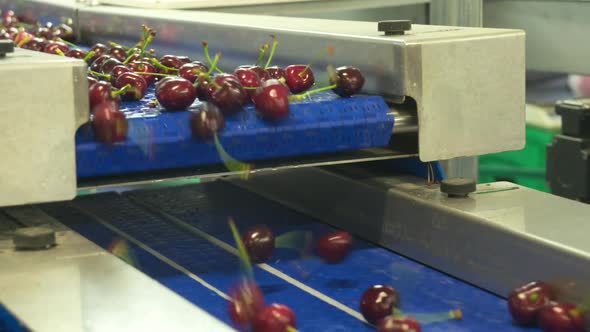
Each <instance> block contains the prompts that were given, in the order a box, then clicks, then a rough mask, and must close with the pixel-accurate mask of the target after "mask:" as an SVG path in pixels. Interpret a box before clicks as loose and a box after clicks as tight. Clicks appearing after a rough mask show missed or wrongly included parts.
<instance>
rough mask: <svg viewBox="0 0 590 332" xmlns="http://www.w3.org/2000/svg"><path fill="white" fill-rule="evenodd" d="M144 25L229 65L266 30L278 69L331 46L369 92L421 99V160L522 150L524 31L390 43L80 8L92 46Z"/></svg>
mask: <svg viewBox="0 0 590 332" xmlns="http://www.w3.org/2000/svg"><path fill="white" fill-rule="evenodd" d="M142 23H147V24H149V25H151V26H153V27H154V28H155V29H156V30H157V31H160V32H161V33H160V35H159V36H160V38H159V42H157V43H156V45H155V46H156V48H158V49H160V50H162V51H163V52H176V53H185V54H188V55H192V56H194V55H195V54H196V55H198V54H199V53H197V49H198V46H197V41H196V40H195V38H198V39H199V40H202V39H206V40H208V41H209V42H210V45H211V48H212V49H213V50H214V51H222V52H223V54H224V57H223V61H222V67H223V68H225V69H227V68H234V67H236V66H237V65H239V64H243V63H244V61H245V60H244V59H255V58H256V52H257V50H256V47H253V45H258V44H259V43H261V42H264V41H267V40H268V39H269V37H268V35H269V34H275V35H276V36H277V37H278V38H279V40H280V41H281V45H280V47H279V49H278V52H277V55H276V59H277V64H279V65H284V64H288V63H299V62H305V61H306V59H309V58H310V57H311V56H312V55H313V53H314V51H315V50H320V49H321V48H323V47H325V46H326V45H327V44H328V43H331V44H332V45H333V46H334V48H335V50H336V55H335V57H334V59H335V60H334V61H335V62H336V64H337V65H340V64H347V65H354V66H357V67H359V68H360V69H361V70H362V71H363V72H364V73H365V74H366V76H367V84H366V88H365V91H366V92H368V93H376V94H380V95H383V96H392V97H393V98H397V99H398V100H401V99H403V96H409V97H412V98H413V99H414V100H415V101H416V103H417V107H418V116H419V127H420V128H419V136H420V140H419V145H420V146H419V150H420V158H421V159H422V160H424V161H431V160H441V159H450V158H454V157H462V156H472V155H480V154H485V153H494V152H500V151H506V150H515V149H520V148H522V147H523V146H524V128H525V123H524V120H525V117H524V91H525V89H524V82H525V79H524V34H523V33H522V32H521V31H516V30H489V29H477V28H455V27H452V28H450V27H439V26H421V25H414V27H413V30H412V31H410V32H409V33H408V34H406V35H403V36H387V37H386V36H383V35H381V34H380V33H379V32H378V31H377V27H376V24H375V23H371V22H352V21H338V22H336V21H331V20H316V19H301V18H288V17H271V16H254V15H234V14H219V13H206V12H189V11H182V12H179V11H167V10H159V11H151V10H136V9H131V8H130V9H126V10H125V12H124V13H121V11H120V9H118V8H109V7H93V8H88V9H84V10H81V11H80V24H81V32H82V34H83V36H84V37H85V39H86V41H87V42H95V41H104V40H115V41H118V42H122V43H133V42H135V41H136V38H137V27H138V26H140V25H141V24H142ZM113 26H116V27H117V29H111V28H110V27H113ZM195 36H197V37H195ZM164 41H165V42H164ZM221 41H223V42H221ZM246 61H247V60H246ZM326 64H327V63H326V62H324V63H319V64H318V65H317V66H316V67H314V68H316V69H315V70H316V76H317V77H323V76H324V75H325V73H324V72H323V71H322V68H324V67H325V65H326ZM499 96H501V97H499ZM448 128H453V129H454V130H448ZM499 138H501V139H499ZM466 142H469V144H465V143H466Z"/></svg>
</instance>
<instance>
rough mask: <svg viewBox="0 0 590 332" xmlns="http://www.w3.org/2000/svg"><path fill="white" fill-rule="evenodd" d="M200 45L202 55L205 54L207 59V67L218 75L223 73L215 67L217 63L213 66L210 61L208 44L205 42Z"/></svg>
mask: <svg viewBox="0 0 590 332" xmlns="http://www.w3.org/2000/svg"><path fill="white" fill-rule="evenodd" d="M201 45H203V53H205V58H206V59H207V62H209V66H211V69H212V70H215V71H216V72H218V73H223V71H222V70H221V69H219V68H218V67H217V63H215V64H214V63H213V61H212V60H211V56H210V55H209V43H208V42H207V41H206V40H205V41H203V42H202V43H201ZM209 71H211V70H209Z"/></svg>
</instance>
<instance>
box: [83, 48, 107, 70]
mask: <svg viewBox="0 0 590 332" xmlns="http://www.w3.org/2000/svg"><path fill="white" fill-rule="evenodd" d="M108 51H109V48H108V47H107V46H106V45H104V44H101V43H97V44H94V46H92V47H91V48H90V50H88V52H94V56H93V57H92V58H90V60H89V62H90V63H93V62H94V61H95V60H96V59H98V57H100V56H101V55H104V54H107V53H108ZM95 71H98V69H97V70H95Z"/></svg>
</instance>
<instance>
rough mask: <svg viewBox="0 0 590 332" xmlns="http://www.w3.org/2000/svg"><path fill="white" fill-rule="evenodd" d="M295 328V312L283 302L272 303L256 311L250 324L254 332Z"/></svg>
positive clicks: (274, 331) (282, 331)
mask: <svg viewBox="0 0 590 332" xmlns="http://www.w3.org/2000/svg"><path fill="white" fill-rule="evenodd" d="M289 327H292V328H297V322H296V319H295V313H294V312H293V310H291V308H289V307H287V306H286V305H283V304H277V303H273V304H271V305H269V306H266V307H264V308H263V309H262V310H260V311H259V312H258V314H257V315H256V317H255V318H254V322H253V324H252V330H253V331H254V332H286V331H288V328H289Z"/></svg>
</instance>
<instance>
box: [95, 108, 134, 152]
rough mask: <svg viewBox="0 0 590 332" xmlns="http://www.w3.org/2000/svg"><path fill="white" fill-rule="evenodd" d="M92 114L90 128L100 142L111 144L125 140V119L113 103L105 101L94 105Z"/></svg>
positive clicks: (126, 127) (126, 128) (126, 125)
mask: <svg viewBox="0 0 590 332" xmlns="http://www.w3.org/2000/svg"><path fill="white" fill-rule="evenodd" d="M92 114H93V117H92V127H93V128H94V133H95V135H96V137H97V138H98V139H99V140H100V141H101V142H103V143H107V144H112V143H116V142H121V141H124V140H125V139H126V138H127V131H128V124H127V119H126V118H125V113H123V112H121V111H119V106H118V105H117V104H116V103H115V102H112V101H106V102H103V103H100V104H98V105H96V106H95V107H94V108H93V109H92Z"/></svg>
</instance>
